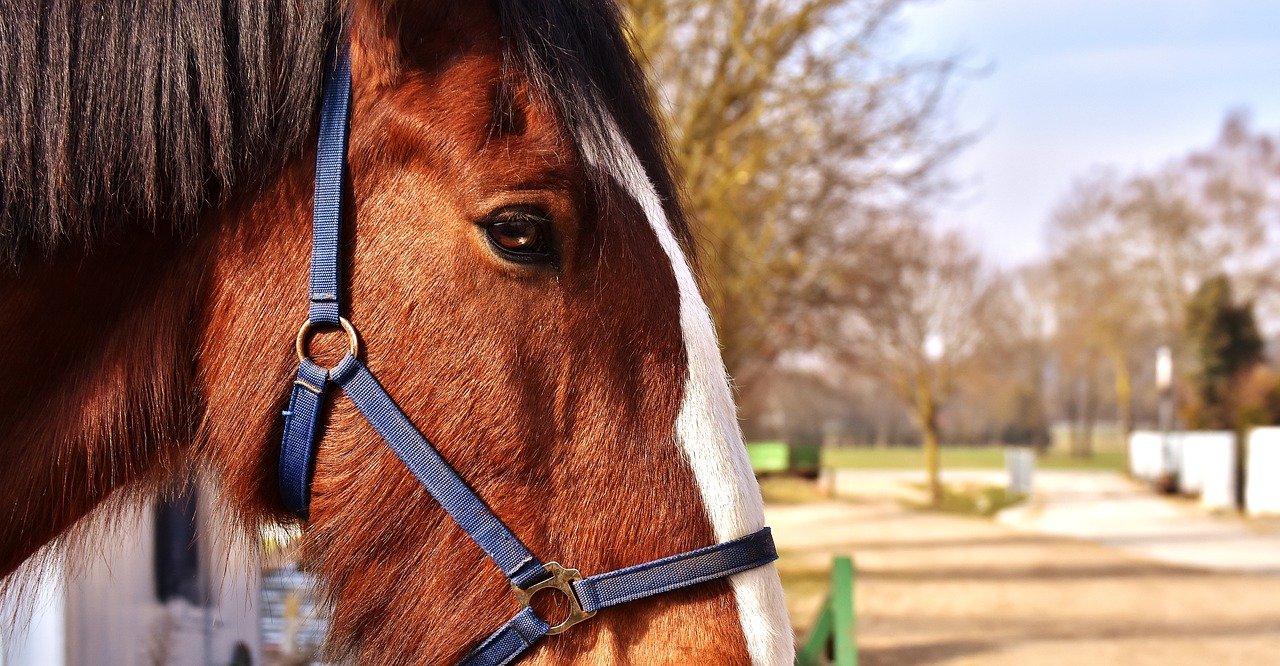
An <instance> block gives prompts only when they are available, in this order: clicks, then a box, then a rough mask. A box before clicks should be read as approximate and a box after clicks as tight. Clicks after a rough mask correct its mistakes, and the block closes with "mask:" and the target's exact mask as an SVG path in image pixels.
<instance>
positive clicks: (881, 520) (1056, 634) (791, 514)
mask: <svg viewBox="0 0 1280 666" xmlns="http://www.w3.org/2000/svg"><path fill="white" fill-rule="evenodd" d="M1000 476H1001V475H998V474H990V473H976V474H971V473H967V472H949V473H944V477H945V479H946V480H947V481H948V482H952V483H954V482H965V481H970V482H977V483H993V482H994V483H999V482H1000V481H1001V479H1000ZM1056 476H1057V475H1056V474H1055V473H1046V474H1042V475H1041V477H1040V482H1041V492H1040V493H1039V494H1038V495H1037V499H1036V500H1035V503H1034V504H1033V507H1035V508H1036V510H1037V511H1039V514H1038V515H1027V516H1024V518H1025V520H1023V521H1022V523H1021V524H1020V525H1019V527H1018V528H1017V529H1014V528H1012V527H1010V526H1009V525H1007V524H1002V523H1000V522H997V521H993V520H984V519H974V518H962V517H953V516H947V515H941V514H933V513H921V512H915V511H910V510H908V509H906V508H904V506H903V505H902V503H901V502H899V501H897V500H898V499H900V498H906V497H909V496H911V495H912V494H913V493H915V494H916V495H917V496H918V494H919V492H920V491H919V490H917V489H915V488H913V485H912V484H918V483H919V482H921V481H923V476H922V475H921V474H919V473H914V472H901V473H899V472H893V473H881V472H853V473H848V474H841V475H838V476H837V478H836V479H834V485H835V487H836V490H837V491H839V497H838V498H837V499H832V500H828V501H823V502H817V503H809V504H789V505H771V506H769V507H767V513H768V516H767V517H768V521H769V524H770V525H772V526H773V528H774V535H775V537H776V538H777V540H778V546H779V551H780V553H781V554H782V558H781V559H780V560H779V561H778V568H779V570H780V571H781V572H782V574H783V580H784V584H785V585H786V587H787V596H788V599H787V601H788V606H789V607H790V609H791V611H792V618H794V621H795V623H796V626H797V629H799V630H800V632H801V634H802V635H803V633H804V632H805V631H807V628H808V624H809V622H811V621H812V618H813V617H814V615H815V613H816V612H817V610H818V605H819V604H820V602H821V599H822V596H823V594H824V593H825V589H826V585H827V576H828V570H829V567H830V562H831V556H832V555H835V554H852V555H854V556H855V558H856V563H857V593H856V594H857V602H856V603H857V607H858V611H857V612H858V622H859V625H858V626H859V628H858V640H859V644H860V646H861V656H862V661H861V663H862V664H863V666H1027V665H1028V664H1034V665H1035V666H1078V665H1079V664H1089V665H1091V666H1199V665H1201V664H1213V665H1214V666H1227V665H1229V664H1241V665H1250V666H1252V665H1253V664H1270V663H1280V659H1278V658H1277V655H1280V577H1276V576H1269V575H1254V574H1249V573H1239V572H1234V571H1212V570H1208V569H1205V568H1198V567H1196V568H1192V567H1186V566H1174V565H1169V564H1163V563H1160V562H1154V561H1152V560H1151V559H1148V557H1147V556H1145V555H1143V556H1139V555H1137V554H1134V553H1133V552H1132V551H1130V550H1128V549H1127V548H1125V547H1123V546H1121V547H1120V548H1117V547H1111V546H1106V545H1100V544H1099V543H1096V542H1094V540H1093V539H1094V537H1091V536H1089V535H1088V534H1083V533H1081V532H1082V530H1080V528H1079V524H1080V523H1085V524H1092V525H1094V526H1095V529H1096V526H1098V525H1109V526H1110V530H1111V532H1110V533H1109V534H1108V535H1106V536H1107V538H1109V539H1112V540H1119V539H1121V538H1123V537H1124V535H1125V534H1128V535H1130V537H1132V536H1133V535H1135V534H1136V535H1139V536H1141V535H1142V534H1146V535H1147V536H1148V537H1150V536H1151V534H1150V533H1142V532H1137V531H1135V530H1134V529H1129V528H1124V529H1122V528H1123V527H1124V525H1125V521H1124V520H1121V518H1123V517H1125V516H1127V517H1128V518H1126V519H1125V520H1129V521H1132V519H1133V517H1134V516H1135V515H1142V507H1143V506H1144V504H1143V503H1142V502H1140V501H1138V499H1139V498H1141V497H1142V496H1143V495H1142V492H1141V491H1140V490H1139V489H1137V488H1133V487H1126V486H1125V485H1124V483H1126V482H1124V480H1123V479H1116V478H1115V477H1111V480H1110V481H1106V480H1105V479H1106V477H1105V475H1104V476H1103V477H1102V479H1101V480H1100V479H1084V480H1080V481H1081V482H1082V484H1083V485H1082V486H1081V487H1079V488H1077V492H1076V494H1075V496H1074V500H1073V501H1070V502H1069V501H1068V500H1070V499H1072V497H1073V496H1072V494H1071V493H1068V492H1067V491H1068V490H1069V489H1070V488H1072V487H1073V486H1071V485H1070V484H1069V483H1067V482H1068V481H1070V480H1071V477H1070V476H1062V477H1061V478H1055V477H1056ZM1056 481H1061V483H1060V484H1059V483H1057V482H1056ZM1116 483H1119V484H1120V485H1118V486H1117V485H1114V484H1116ZM1108 488H1110V490H1107V489H1108ZM1108 493H1110V495H1109V494H1108ZM1126 497H1130V498H1133V500H1132V503H1128V502H1125V501H1121V500H1123V499H1124V498H1126ZM1108 503H1111V504H1112V505H1115V506H1118V507H1119V508H1118V509H1116V510H1112V511H1106V510H1098V509H1097V508H1096V505H1098V504H1108ZM1090 506H1092V507H1094V508H1092V509H1088V510H1085V508H1086V507H1090ZM1154 506H1155V507H1157V508H1158V507H1165V509H1163V510H1168V502H1167V500H1162V499H1158V498H1157V499H1156V502H1155V505H1154ZM1068 507H1074V508H1072V509H1070V510H1068ZM1173 507H1174V508H1175V509H1178V510H1179V511H1182V510H1184V509H1185V510H1186V511H1187V512H1188V513H1189V515H1187V514H1184V513H1175V514H1173V515H1174V516H1175V517H1174V518H1172V519H1171V520H1170V523H1171V524H1173V525H1182V524H1184V521H1190V522H1191V523H1192V524H1200V523H1199V521H1200V519H1201V518H1203V516H1197V514H1196V511H1195V509H1194V507H1191V506H1187V505H1183V504H1177V503H1175V504H1174V505H1173ZM1072 515H1074V516H1075V518H1073V519H1070V520H1069V519H1067V517H1069V516H1072ZM1091 516H1092V517H1091ZM1049 519H1052V521H1050V520H1049ZM1220 521H1227V522H1230V519H1218V518H1209V522H1210V524H1211V525H1215V526H1216V525H1218V524H1219V522H1220ZM1041 523H1043V524H1053V525H1056V526H1057V527H1058V528H1059V529H1065V527H1066V526H1071V525H1075V527H1074V528H1072V529H1074V530H1075V533H1073V534H1072V536H1081V537H1085V538H1063V537H1059V536H1053V535H1050V534H1044V533H1040V531H1039V530H1038V529H1033V528H1035V527H1036V526H1037V525H1039V524H1041ZM1129 524H1130V525H1131V526H1132V522H1130V523H1129ZM1235 527H1236V528H1239V529H1247V528H1246V526H1245V525H1244V524H1243V523H1237V524H1235ZM1214 529H1223V528H1221V527H1215V528H1214ZM1126 530H1127V531H1126ZM1185 534H1189V532H1187V533H1185ZM1231 534H1234V535H1235V536H1237V537H1238V536H1239V532H1231ZM1161 535H1167V532H1162V533H1160V534H1156V536H1161ZM1263 536H1264V537H1266V538H1268V539H1269V538H1270V537H1267V535H1265V534H1264V535H1263ZM1162 538H1163V537H1162ZM1248 538H1252V537H1248ZM1099 540H1100V538H1099ZM1117 545H1120V544H1117ZM1147 545H1150V544H1147Z"/></svg>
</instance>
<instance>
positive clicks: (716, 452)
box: [583, 119, 795, 666]
mask: <svg viewBox="0 0 1280 666" xmlns="http://www.w3.org/2000/svg"><path fill="white" fill-rule="evenodd" d="M605 129H606V131H607V133H608V135H609V142H610V145H611V148H612V150H610V151H608V152H610V153H612V154H613V156H615V159H612V160H611V159H608V158H607V157H605V156H604V155H601V154H598V153H596V152H595V151H596V150H597V148H596V147H595V146H591V145H584V146H583V151H584V153H586V155H585V156H586V158H587V161H588V162H590V163H591V164H593V165H597V166H598V165H600V164H601V163H602V162H603V163H604V164H605V166H606V167H607V168H608V171H609V173H611V174H613V175H614V177H615V178H617V179H618V180H619V181H620V182H621V184H622V186H623V187H625V188H626V190H627V193H628V194H630V195H631V197H632V198H633V199H635V201H636V202H637V203H639V204H640V207H641V208H642V209H643V210H644V213H645V217H647V218H648V220H649V224H650V225H651V226H652V227H653V231H654V233H655V234H657V237H658V242H659V243H660V244H661V245H662V249H663V250H665V251H666V253H667V257H668V258H669V259H670V261H671V267H672V270H674V272H675V276H676V282H677V284H678V285H679V287H680V326H681V328H682V330H683V333H684V348H685V354H686V356H687V357H688V360H689V375H688V377H687V378H686V383H685V392H684V402H683V404H681V406H680V414H679V416H678V417H677V418H676V439H677V441H678V442H679V444H680V448H681V450H682V451H683V453H684V456H685V458H686V459H687V460H688V461H689V466H690V467H691V468H692V469H693V476H694V479H695V480H696V481H697V484H698V489H699V490H700V491H701V493H702V503H703V505H704V506H705V507H706V511H707V518H708V519H709V520H710V522H711V526H712V529H714V530H715V535H716V539H717V540H718V541H720V542H724V541H729V540H732V539H736V538H738V537H742V536H746V535H748V534H751V533H752V532H755V531H757V530H759V529H760V528H762V527H764V506H763V504H762V503H761V501H760V488H759V485H757V483H756V479H755V474H754V473H753V472H752V470H751V462H750V460H748V458H747V451H746V447H745V446H743V442H742V431H741V429H740V428H739V427H738V414H737V408H736V407H735V405H734V402H733V396H732V394H731V393H730V391H729V382H728V378H727V376H726V374H725V369H724V361H723V360H722V359H721V357H720V345H719V342H718V340H717V338H716V333H715V326H714V324H712V321H711V313H710V311H708V310H707V306H706V303H705V302H704V301H703V300H702V296H701V294H700V293H699V292H698V284H697V281H696V280H695V279H694V276H693V271H692V270H691V269H690V268H689V262H688V261H687V260H686V259H685V256H684V253H683V252H682V251H681V250H680V245H679V243H677V242H676V238H675V235H674V234H673V233H672V231H671V226H670V224H669V223H668V221H667V216H666V213H665V212H664V211H663V209H662V202H661V200H660V198H659V197H658V192H657V190H656V188H654V186H653V183H652V182H651V181H650V180H649V177H648V176H647V175H646V174H645V171H644V168H643V166H642V165H641V164H640V160H639V158H638V157H636V155H635V152H634V151H633V150H632V149H631V147H630V145H629V144H628V143H627V142H626V140H625V139H624V138H623V136H622V133H621V132H620V131H618V128H617V125H616V124H615V123H614V122H613V120H612V119H610V120H608V124H607V126H606V128H605ZM729 580H730V582H731V584H732V586H733V592H734V597H735V598H736V600H737V605H738V617H739V619H740V620H741V622H742V632H743V635H744V636H745V637H746V640H747V649H748V651H749V652H750V654H751V662H752V664H754V665H755V666H790V664H792V663H794V661H795V645H794V638H793V635H792V632H791V623H790V621H789V619H788V617H787V607H786V601H785V599H784V598H783V594H782V584H781V583H780V582H779V580H778V572H777V569H776V568H775V567H774V566H773V565H772V564H770V565H768V566H764V567H759V568H756V569H753V570H751V571H746V572H743V573H740V574H736V575H734V576H732V577H731V578H730V579H729Z"/></svg>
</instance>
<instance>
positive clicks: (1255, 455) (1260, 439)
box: [1244, 428, 1280, 516]
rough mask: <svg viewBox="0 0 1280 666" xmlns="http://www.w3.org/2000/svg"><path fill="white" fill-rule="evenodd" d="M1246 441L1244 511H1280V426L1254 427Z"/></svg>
mask: <svg viewBox="0 0 1280 666" xmlns="http://www.w3.org/2000/svg"><path fill="white" fill-rule="evenodd" d="M1246 441H1247V443H1248V451H1247V452H1246V455H1247V456H1248V457H1247V458H1246V461H1247V463H1248V465H1247V467H1246V469H1247V472H1246V474H1245V486H1244V504H1245V510H1246V511H1248V512H1249V514H1250V515H1255V516H1256V515H1263V514H1280V428H1254V429H1253V430H1251V431H1250V432H1249V437H1248V439H1247V440H1246Z"/></svg>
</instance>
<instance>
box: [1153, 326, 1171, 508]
mask: <svg viewBox="0 0 1280 666" xmlns="http://www.w3.org/2000/svg"><path fill="white" fill-rule="evenodd" d="M1156 390H1157V391H1159V396H1160V443H1161V446H1160V448H1161V453H1162V456H1161V458H1162V460H1161V466H1162V467H1163V468H1164V472H1165V475H1168V474H1170V473H1172V472H1173V471H1174V470H1172V469H1170V467H1171V463H1172V462H1173V446H1172V443H1171V442H1170V441H1169V430H1170V429H1171V428H1172V427H1173V351H1172V350H1170V349H1169V346H1168V345H1163V346H1161V347H1160V348H1159V349H1157V350H1156ZM1159 482H1160V483H1161V485H1167V483H1168V482H1167V479H1165V478H1162V479H1160V480H1159Z"/></svg>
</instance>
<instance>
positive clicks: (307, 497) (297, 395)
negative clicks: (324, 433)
mask: <svg viewBox="0 0 1280 666" xmlns="http://www.w3.org/2000/svg"><path fill="white" fill-rule="evenodd" d="M328 386H329V380H328V372H327V371H326V370H325V369H324V368H322V367H320V366H318V365H316V364H315V363H312V362H311V360H310V359H303V360H302V363H301V364H300V365H299V366H298V378H297V379H295V380H294V381H293V392H292V393H291V394H290V395H289V408H288V409H286V410H285V411H284V442H283V443H282V444H281V445H280V497H281V498H282V499H283V500H284V505H285V506H286V507H288V509H289V510H290V511H292V512H293V513H294V514H296V515H297V516H298V517H299V518H302V519H303V520H306V519H307V517H308V511H307V509H308V506H309V504H310V502H311V472H312V467H313V461H314V460H315V458H316V435H317V432H316V430H317V428H318V427H319V425H320V406H321V405H323V404H324V395H325V393H326V389H327V388H328Z"/></svg>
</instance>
